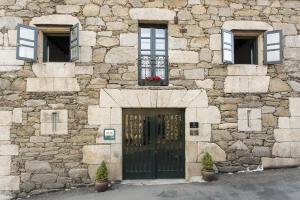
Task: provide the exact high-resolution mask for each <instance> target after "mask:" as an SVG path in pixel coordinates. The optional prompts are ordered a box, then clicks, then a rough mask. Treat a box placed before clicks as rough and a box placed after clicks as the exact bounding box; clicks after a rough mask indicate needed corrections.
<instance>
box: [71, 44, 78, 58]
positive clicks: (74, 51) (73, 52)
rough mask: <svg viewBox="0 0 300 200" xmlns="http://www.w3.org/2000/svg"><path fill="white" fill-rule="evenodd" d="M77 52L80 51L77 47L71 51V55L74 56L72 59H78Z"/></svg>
mask: <svg viewBox="0 0 300 200" xmlns="http://www.w3.org/2000/svg"><path fill="white" fill-rule="evenodd" d="M77 50H78V48H77V47H73V48H72V49H71V55H72V58H73V57H77V55H78V54H77Z"/></svg>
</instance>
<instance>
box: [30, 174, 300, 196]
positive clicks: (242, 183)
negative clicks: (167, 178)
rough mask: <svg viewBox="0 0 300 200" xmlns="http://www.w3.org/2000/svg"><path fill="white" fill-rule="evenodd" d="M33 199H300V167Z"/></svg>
mask: <svg viewBox="0 0 300 200" xmlns="http://www.w3.org/2000/svg"><path fill="white" fill-rule="evenodd" d="M29 199H30V200H202V199H203V200H248V199H249V200H289V199H293V200H294V199H295V200H299V199H300V169H298V168H294V169H284V170H267V171H264V172H255V173H240V174H233V175H230V174H223V175H220V176H219V180H218V181H216V182H211V183H187V184H173V185H154V186H133V185H115V186H114V187H113V188H112V189H111V190H110V191H107V192H105V193H95V192H94V191H93V188H81V189H76V190H71V191H68V192H57V193H49V194H43V195H39V196H34V197H31V198H29Z"/></svg>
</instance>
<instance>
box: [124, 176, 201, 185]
mask: <svg viewBox="0 0 300 200" xmlns="http://www.w3.org/2000/svg"><path fill="white" fill-rule="evenodd" d="M194 182H199V183H201V182H205V181H204V180H203V179H202V177H201V176H195V177H191V178H190V180H186V179H140V180H123V181H121V184H122V185H134V186H143V185H173V184H186V183H194Z"/></svg>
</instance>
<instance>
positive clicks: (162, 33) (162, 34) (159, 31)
mask: <svg viewBox="0 0 300 200" xmlns="http://www.w3.org/2000/svg"><path fill="white" fill-rule="evenodd" d="M165 36H166V29H155V37H157V38H158V37H159V38H164V37H165Z"/></svg>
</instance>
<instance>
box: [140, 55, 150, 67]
mask: <svg viewBox="0 0 300 200" xmlns="http://www.w3.org/2000/svg"><path fill="white" fill-rule="evenodd" d="M140 65H141V66H140V67H141V68H146V67H150V66H151V58H150V56H141V57H140Z"/></svg>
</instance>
